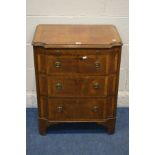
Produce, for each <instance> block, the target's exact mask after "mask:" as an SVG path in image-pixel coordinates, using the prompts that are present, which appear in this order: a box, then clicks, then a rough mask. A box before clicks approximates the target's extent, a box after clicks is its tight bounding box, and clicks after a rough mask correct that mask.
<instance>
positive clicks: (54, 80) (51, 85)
mask: <svg viewBox="0 0 155 155" xmlns="http://www.w3.org/2000/svg"><path fill="white" fill-rule="evenodd" d="M47 81H48V96H50V97H53V96H56V97H67V96H78V81H77V79H76V78H72V77H68V76H67V77H48V79H47Z"/></svg>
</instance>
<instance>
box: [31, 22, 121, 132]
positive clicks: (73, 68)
mask: <svg viewBox="0 0 155 155" xmlns="http://www.w3.org/2000/svg"><path fill="white" fill-rule="evenodd" d="M32 44H33V49H34V62H35V76H36V87H37V102H38V121H39V131H40V134H42V135H44V134H46V129H47V127H49V126H51V125H54V124H56V123H62V122H66V123H70V122H95V123H98V124H101V125H103V126H104V127H106V128H107V132H108V133H109V134H112V133H114V130H115V121H116V108H117V94H118V83H119V70H120V58H121V47H122V41H121V39H120V36H119V34H118V31H117V29H116V27H115V26H113V25H45V24H43V25H38V26H37V28H36V32H35V35H34V38H33V42H32Z"/></svg>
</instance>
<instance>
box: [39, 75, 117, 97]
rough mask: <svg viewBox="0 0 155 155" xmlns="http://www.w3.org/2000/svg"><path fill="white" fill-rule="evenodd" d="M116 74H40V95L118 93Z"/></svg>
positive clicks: (103, 94)
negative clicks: (79, 75)
mask: <svg viewBox="0 0 155 155" xmlns="http://www.w3.org/2000/svg"><path fill="white" fill-rule="evenodd" d="M116 80H117V79H116V75H109V76H84V77H82V76H81V77H78V76H67V77H65V76H52V77H51V76H45V75H40V76H39V85H40V87H39V89H40V90H39V92H40V95H47V96H49V97H78V96H81V97H92V96H94V97H103V96H107V95H114V94H115V93H116V91H117V90H116V83H117V82H116Z"/></svg>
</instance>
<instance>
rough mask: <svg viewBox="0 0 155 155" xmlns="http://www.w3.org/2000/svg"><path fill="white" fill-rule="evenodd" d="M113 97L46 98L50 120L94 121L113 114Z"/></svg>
mask: <svg viewBox="0 0 155 155" xmlns="http://www.w3.org/2000/svg"><path fill="white" fill-rule="evenodd" d="M115 104H116V103H115V97H109V98H106V99H48V107H47V117H48V120H50V121H89V120H90V121H93V120H94V121H95V120H102V119H106V118H108V117H113V116H114V110H115V109H114V107H115Z"/></svg>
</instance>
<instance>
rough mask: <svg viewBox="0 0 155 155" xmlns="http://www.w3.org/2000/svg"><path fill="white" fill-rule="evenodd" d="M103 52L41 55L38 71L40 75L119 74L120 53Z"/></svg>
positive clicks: (83, 51) (81, 51)
mask: <svg viewBox="0 0 155 155" xmlns="http://www.w3.org/2000/svg"><path fill="white" fill-rule="evenodd" d="M53 51H55V50H53ZM101 51H102V50H101ZM101 51H100V52H96V50H94V51H93V50H87V49H86V50H78V51H76V50H75V51H73V50H71V51H70V50H69V53H68V54H66V53H67V50H66V52H64V51H63V52H62V54H57V55H56V54H55V53H54V52H51V53H46V52H45V53H44V54H43V53H40V54H38V70H39V73H47V74H49V75H50V74H51V75H53V74H58V75H60V74H68V73H72V74H74V73H81V74H95V75H106V74H111V73H115V72H117V70H118V52H117V51H112V50H111V51H110V52H107V51H105V52H104V50H103V51H102V52H101Z"/></svg>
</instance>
